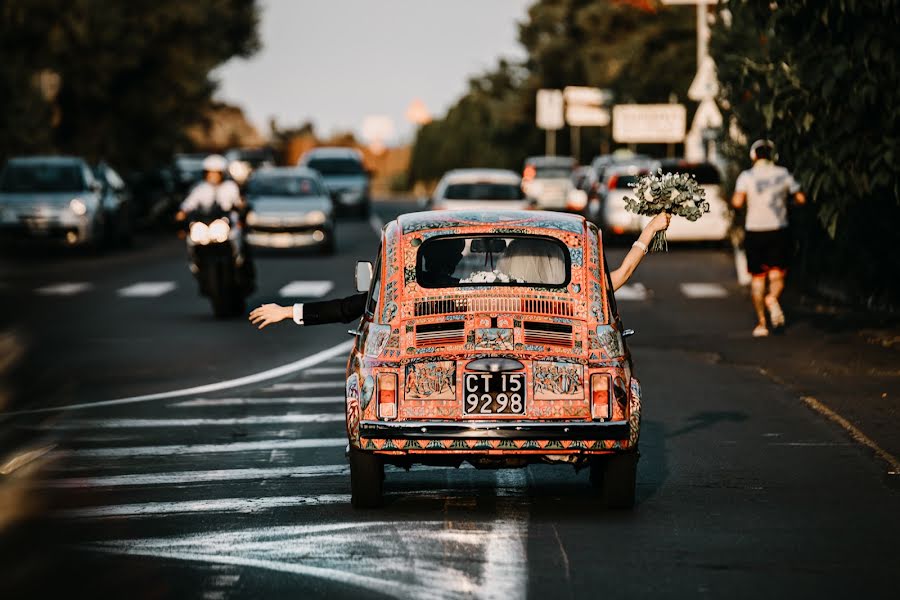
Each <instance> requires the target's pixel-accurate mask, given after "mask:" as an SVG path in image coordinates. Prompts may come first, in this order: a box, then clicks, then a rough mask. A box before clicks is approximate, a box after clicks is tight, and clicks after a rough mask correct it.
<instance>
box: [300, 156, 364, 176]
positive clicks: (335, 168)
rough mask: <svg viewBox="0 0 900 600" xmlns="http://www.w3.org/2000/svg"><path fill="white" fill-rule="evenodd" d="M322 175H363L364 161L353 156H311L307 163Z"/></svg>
mask: <svg viewBox="0 0 900 600" xmlns="http://www.w3.org/2000/svg"><path fill="white" fill-rule="evenodd" d="M306 166H307V167H309V168H310V169H315V170H316V171H318V172H319V173H321V174H322V175H362V174H364V173H365V171H364V170H363V166H362V163H361V162H359V161H358V160H355V159H353V158H311V159H309V161H308V162H307V163H306Z"/></svg>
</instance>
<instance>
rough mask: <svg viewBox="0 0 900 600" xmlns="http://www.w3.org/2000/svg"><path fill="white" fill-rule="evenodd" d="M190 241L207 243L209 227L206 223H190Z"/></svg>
mask: <svg viewBox="0 0 900 600" xmlns="http://www.w3.org/2000/svg"><path fill="white" fill-rule="evenodd" d="M190 235H191V241H192V242H194V243H195V244H201V245H206V244H208V243H209V227H207V226H206V223H200V222H197V223H191V229H190Z"/></svg>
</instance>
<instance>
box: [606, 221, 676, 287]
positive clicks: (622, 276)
mask: <svg viewBox="0 0 900 600" xmlns="http://www.w3.org/2000/svg"><path fill="white" fill-rule="evenodd" d="M671 220H672V215H670V214H668V213H660V214H658V215H656V216H655V217H653V218H652V219H651V220H650V222H649V223H647V226H646V227H644V230H643V231H642V232H641V235H640V237H638V240H637V242H635V245H634V246H632V247H631V250H629V251H628V254H626V255H625V258H624V260H622V264H621V265H620V266H619V268H618V269H616V270H615V271H613V272H611V273H610V274H609V277H610V279H612V284H613V291H616V290H618V289H619V288H620V287H622V286H623V285H625V284H626V283H627V282H628V279H629V278H630V277H631V274H632V273H634V270H635V269H637V266H638V265H639V264H641V260H642V259H643V258H644V255H645V254H646V253H647V250H646V249H647V248H649V247H650V242H652V241H653V236H654V235H656V233H657V232H658V231H664V230H665V229H667V228H668V227H669V221H671ZM639 245H641V246H642V247H639Z"/></svg>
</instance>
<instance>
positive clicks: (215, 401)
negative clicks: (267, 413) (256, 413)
mask: <svg viewBox="0 0 900 600" xmlns="http://www.w3.org/2000/svg"><path fill="white" fill-rule="evenodd" d="M344 401H345V398H344V397H343V396H311V397H308V398H293V397H292V398H278V397H271V398H197V399H196V400H184V401H183V402H176V403H175V404H171V405H170V406H174V407H178V408H193V407H197V406H257V405H269V404H288V405H291V404H343V403H344Z"/></svg>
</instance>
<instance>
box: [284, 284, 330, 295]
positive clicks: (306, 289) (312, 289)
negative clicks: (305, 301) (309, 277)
mask: <svg viewBox="0 0 900 600" xmlns="http://www.w3.org/2000/svg"><path fill="white" fill-rule="evenodd" d="M332 289H334V282H333V281H292V282H290V283H289V284H287V285H286V286H284V287H283V288H281V289H280V290H278V295H279V296H281V297H282V298H321V297H322V296H324V295H325V294H327V293H328V292H330V291H331V290H332Z"/></svg>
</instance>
